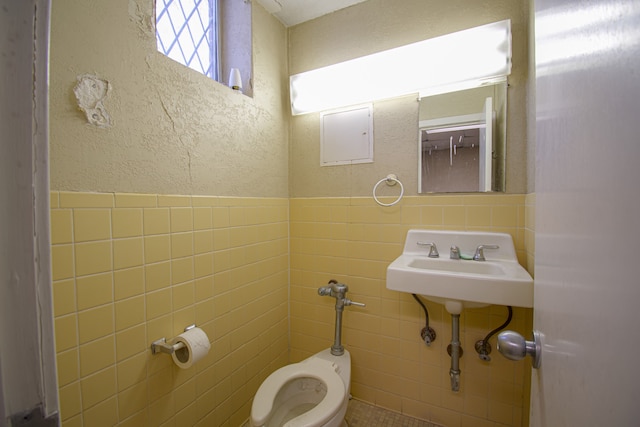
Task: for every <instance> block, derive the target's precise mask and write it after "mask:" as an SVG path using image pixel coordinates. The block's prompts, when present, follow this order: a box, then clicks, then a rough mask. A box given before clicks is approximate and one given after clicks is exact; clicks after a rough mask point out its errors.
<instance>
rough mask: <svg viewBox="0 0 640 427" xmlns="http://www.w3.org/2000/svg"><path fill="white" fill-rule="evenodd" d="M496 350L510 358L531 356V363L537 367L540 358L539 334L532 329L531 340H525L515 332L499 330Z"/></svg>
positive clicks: (516, 358) (518, 358) (540, 344)
mask: <svg viewBox="0 0 640 427" xmlns="http://www.w3.org/2000/svg"><path fill="white" fill-rule="evenodd" d="M498 351H499V352H500V353H501V354H502V355H503V356H504V357H506V358H507V359H510V360H522V359H524V358H525V357H526V356H531V365H533V367H534V368H535V369H538V368H539V367H540V363H541V360H540V359H541V358H542V343H541V334H540V332H538V331H533V341H527V340H525V339H524V337H523V336H522V335H520V334H519V333H517V332H514V331H504V332H501V333H500V334H498Z"/></svg>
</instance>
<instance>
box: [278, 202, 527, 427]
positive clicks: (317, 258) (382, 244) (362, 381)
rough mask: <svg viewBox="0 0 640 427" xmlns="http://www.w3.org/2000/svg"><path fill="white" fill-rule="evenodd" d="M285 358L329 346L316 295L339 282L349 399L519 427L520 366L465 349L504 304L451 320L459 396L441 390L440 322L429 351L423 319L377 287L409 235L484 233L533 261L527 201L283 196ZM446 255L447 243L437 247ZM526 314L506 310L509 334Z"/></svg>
mask: <svg viewBox="0 0 640 427" xmlns="http://www.w3.org/2000/svg"><path fill="white" fill-rule="evenodd" d="M290 215H291V216H290V227H291V238H290V239H291V359H292V360H291V361H292V362H295V361H299V360H302V359H304V358H306V357H308V356H309V355H311V354H313V353H315V352H317V351H320V350H322V349H324V348H327V347H329V346H331V344H332V343H333V336H334V329H333V328H334V316H335V312H334V304H335V301H334V300H333V299H332V298H326V297H320V296H318V294H317V288H318V287H320V286H324V285H325V284H326V283H327V282H328V281H329V279H336V280H338V281H340V282H342V283H345V284H347V285H348V286H349V294H348V297H349V298H350V299H352V300H353V301H358V302H363V303H366V307H365V308H360V307H355V306H351V307H347V308H346V309H345V312H344V318H343V344H344V345H345V347H346V348H347V349H348V350H349V351H350V352H351V356H352V377H351V379H352V382H351V392H352V394H353V395H354V396H355V397H357V398H359V399H362V400H365V401H367V402H370V403H373V404H375V405H378V406H381V407H385V408H389V409H391V410H394V411H398V412H402V413H405V414H408V415H411V416H414V417H418V418H421V419H425V420H431V421H433V422H436V423H440V424H443V425H446V426H448V427H471V426H474V427H484V426H526V425H528V406H529V389H530V385H529V376H530V368H529V367H528V366H529V365H530V364H529V362H528V361H520V362H512V361H509V360H507V359H505V358H503V357H502V356H500V355H499V354H497V352H496V351H495V336H494V337H493V338H492V344H493V345H494V352H492V354H491V358H492V360H491V361H490V362H485V361H481V360H480V359H479V357H478V356H477V354H476V352H475V349H474V344H475V342H476V341H477V340H480V339H483V338H484V337H485V336H486V335H487V333H489V332H490V331H491V330H492V329H494V328H495V327H497V326H499V325H501V324H502V323H503V322H504V321H505V320H506V318H507V309H506V308H505V307H501V306H490V307H487V308H480V309H467V310H465V311H463V313H462V315H461V331H460V332H461V342H462V346H463V349H464V356H463V357H462V359H461V362H460V367H461V370H462V375H461V390H460V391H459V392H458V393H454V392H452V391H451V389H450V380H449V368H450V358H449V356H448V354H447V352H446V347H447V345H448V344H449V342H450V337H451V320H450V315H449V314H448V313H447V312H446V311H444V307H443V306H441V305H439V304H434V303H430V302H428V301H426V300H423V301H424V302H425V304H426V306H427V307H428V309H429V316H430V326H431V327H433V328H434V329H435V330H436V332H437V339H436V341H435V342H434V343H433V344H432V345H431V346H430V347H427V346H426V345H425V344H424V343H423V342H422V340H421V337H420V331H421V329H422V328H423V327H424V324H425V318H424V313H423V311H422V308H421V307H420V306H419V305H418V303H417V302H416V301H414V300H413V298H412V297H411V295H409V294H405V293H400V292H395V291H390V290H387V289H386V287H385V277H386V268H387V265H388V264H389V263H390V262H391V261H393V259H395V258H396V257H397V256H398V255H399V254H400V253H401V252H402V247H403V244H404V239H405V236H406V232H407V230H409V229H410V228H428V229H458V230H486V231H495V232H506V233H509V234H511V235H512V236H513V238H514V242H515V246H516V250H517V254H518V258H519V261H520V263H521V264H522V265H523V266H525V268H526V267H527V265H528V263H529V262H531V265H533V263H532V261H533V255H532V254H533V250H532V248H530V247H529V245H531V244H532V237H533V229H532V224H533V219H532V216H533V202H532V201H531V199H530V198H528V199H526V200H525V196H524V195H442V196H439V195H434V196H420V197H404V198H403V199H402V202H401V203H399V204H398V205H395V206H392V207H381V206H378V205H377V204H375V202H374V201H373V200H372V198H370V197H363V198H299V199H291V200H290ZM445 249H447V248H445ZM531 317H532V312H531V310H530V309H522V308H514V316H513V320H512V323H511V325H510V326H509V329H513V330H516V331H519V332H520V333H522V334H524V335H527V334H528V332H527V328H529V329H528V331H530V330H531V329H530V327H531Z"/></svg>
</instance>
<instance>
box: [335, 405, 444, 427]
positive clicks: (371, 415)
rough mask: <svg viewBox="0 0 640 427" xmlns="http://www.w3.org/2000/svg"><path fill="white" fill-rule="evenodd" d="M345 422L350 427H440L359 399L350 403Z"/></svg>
mask: <svg viewBox="0 0 640 427" xmlns="http://www.w3.org/2000/svg"><path fill="white" fill-rule="evenodd" d="M345 420H346V421H347V424H349V427H440V426H439V425H438V424H433V423H430V422H428V421H423V420H419V419H417V418H412V417H409V416H406V415H402V414H399V413H397V412H393V411H388V410H386V409H383V408H379V407H377V406H373V405H370V404H368V403H365V402H362V401H360V400H357V399H351V400H350V401H349V406H348V407H347V415H346V416H345Z"/></svg>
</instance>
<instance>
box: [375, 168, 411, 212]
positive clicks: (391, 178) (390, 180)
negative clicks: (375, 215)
mask: <svg viewBox="0 0 640 427" xmlns="http://www.w3.org/2000/svg"><path fill="white" fill-rule="evenodd" d="M383 182H386V183H387V185H388V186H394V185H396V184H400V195H399V196H398V198H397V199H396V200H395V201H393V202H391V203H382V202H381V201H380V200H378V198H377V197H376V190H377V189H378V186H379V185H380V184H382V183H383ZM403 195H404V186H403V185H402V183H401V182H400V180H399V179H398V177H397V176H396V175H394V174H392V173H390V174H389V175H387V176H386V178H382V179H381V180H380V181H378V182H377V183H376V185H374V186H373V200H375V201H376V203H377V204H379V205H380V206H393V205H395V204H396V203H398V202H399V201H400V199H402V196H403Z"/></svg>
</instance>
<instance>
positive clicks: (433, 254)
mask: <svg viewBox="0 0 640 427" xmlns="http://www.w3.org/2000/svg"><path fill="white" fill-rule="evenodd" d="M416 245H418V246H429V258H439V257H440V254H439V253H438V248H437V247H436V244H435V243H433V242H416Z"/></svg>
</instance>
